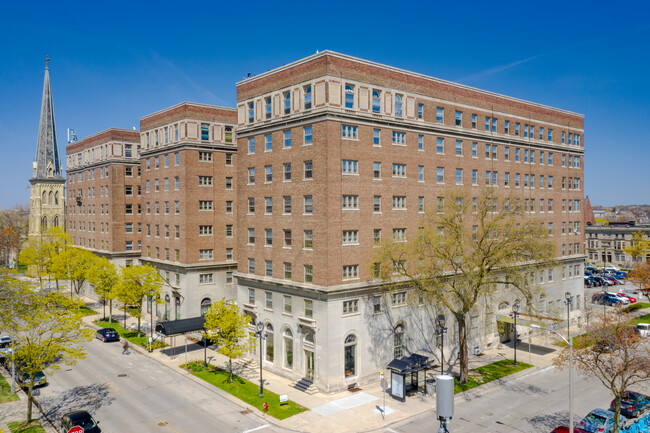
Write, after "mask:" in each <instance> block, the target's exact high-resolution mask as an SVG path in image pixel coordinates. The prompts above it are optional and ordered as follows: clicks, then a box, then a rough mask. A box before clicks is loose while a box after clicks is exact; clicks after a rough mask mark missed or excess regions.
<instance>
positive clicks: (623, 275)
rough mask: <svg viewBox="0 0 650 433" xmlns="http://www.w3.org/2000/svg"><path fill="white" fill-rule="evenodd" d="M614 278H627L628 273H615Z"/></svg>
mask: <svg viewBox="0 0 650 433" xmlns="http://www.w3.org/2000/svg"><path fill="white" fill-rule="evenodd" d="M614 276H615V277H616V278H627V273H625V272H623V271H618V272H615V273H614Z"/></svg>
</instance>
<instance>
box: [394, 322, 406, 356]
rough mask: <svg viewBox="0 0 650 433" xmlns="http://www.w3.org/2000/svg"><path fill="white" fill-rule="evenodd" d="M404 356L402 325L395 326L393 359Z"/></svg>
mask: <svg viewBox="0 0 650 433" xmlns="http://www.w3.org/2000/svg"><path fill="white" fill-rule="evenodd" d="M402 356H404V325H397V326H396V327H395V329H394V330H393V357H394V358H401V357H402Z"/></svg>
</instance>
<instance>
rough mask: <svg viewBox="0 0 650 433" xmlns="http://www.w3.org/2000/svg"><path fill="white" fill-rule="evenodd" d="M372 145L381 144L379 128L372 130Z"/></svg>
mask: <svg viewBox="0 0 650 433" xmlns="http://www.w3.org/2000/svg"><path fill="white" fill-rule="evenodd" d="M372 145H373V146H381V131H380V130H379V129H373V130H372Z"/></svg>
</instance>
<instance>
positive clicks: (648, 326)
mask: <svg viewBox="0 0 650 433" xmlns="http://www.w3.org/2000/svg"><path fill="white" fill-rule="evenodd" d="M636 329H638V330H639V335H641V337H650V323H637V324H636Z"/></svg>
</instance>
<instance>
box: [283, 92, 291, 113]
mask: <svg viewBox="0 0 650 433" xmlns="http://www.w3.org/2000/svg"><path fill="white" fill-rule="evenodd" d="M284 114H291V92H290V91H289V92H285V93H284Z"/></svg>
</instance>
